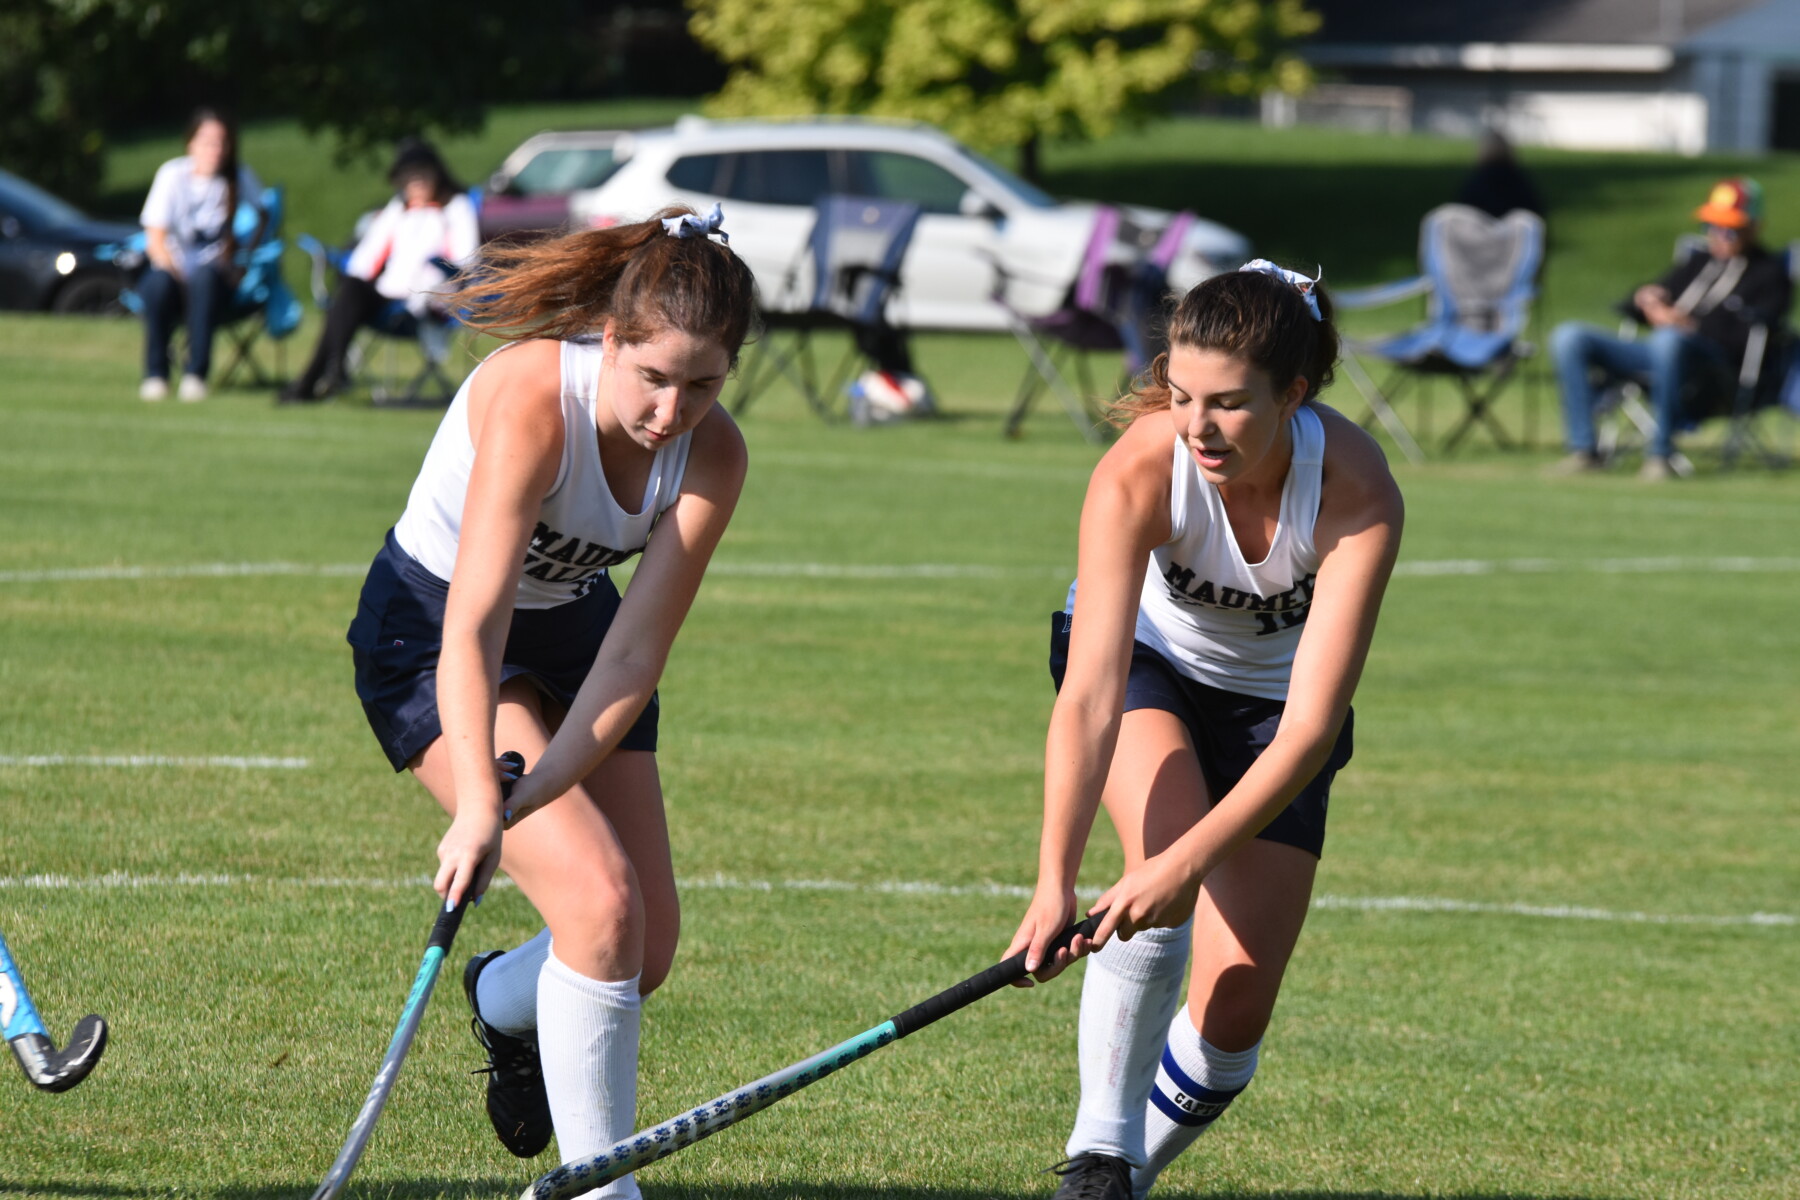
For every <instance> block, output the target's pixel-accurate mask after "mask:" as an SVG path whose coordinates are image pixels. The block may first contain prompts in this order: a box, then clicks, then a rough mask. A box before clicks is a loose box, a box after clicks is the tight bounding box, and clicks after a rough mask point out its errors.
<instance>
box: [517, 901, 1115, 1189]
mask: <svg viewBox="0 0 1800 1200" xmlns="http://www.w3.org/2000/svg"><path fill="white" fill-rule="evenodd" d="M1104 916H1106V914H1105V913H1104V912H1098V913H1095V914H1094V915H1093V916H1091V917H1089V918H1087V920H1085V921H1079V922H1077V923H1076V924H1073V925H1071V926H1069V927H1068V928H1067V929H1065V930H1063V931H1062V932H1061V933H1059V934H1057V935H1056V940H1055V941H1053V942H1051V943H1050V949H1049V954H1048V955H1047V956H1046V959H1045V961H1046V962H1047V961H1049V959H1050V958H1054V957H1055V955H1056V954H1057V952H1058V951H1061V950H1066V949H1068V946H1069V943H1070V942H1072V941H1074V940H1075V938H1076V937H1078V936H1079V937H1086V938H1091V937H1093V936H1094V934H1095V932H1096V931H1097V930H1099V928H1100V921H1101V918H1103V917H1104ZM1025 954H1026V951H1024V950H1021V951H1019V952H1018V953H1017V954H1015V955H1013V956H1012V957H1011V958H1008V959H1006V960H1004V961H1002V962H998V963H995V964H994V965H993V966H991V967H989V968H988V969H987V970H985V971H982V972H981V973H979V974H977V975H971V976H969V977H968V978H967V979H965V980H963V981H962V982H961V983H959V984H957V985H956V986H954V987H951V988H946V989H945V990H943V991H941V992H939V993H938V994H937V995H935V996H933V997H931V998H930V999H929V1000H925V1001H921V1002H920V1003H918V1004H915V1005H913V1006H912V1007H911V1008H909V1009H907V1010H906V1011H905V1012H903V1013H900V1014H898V1015H896V1016H893V1017H890V1018H888V1019H887V1020H885V1021H883V1022H882V1023H881V1024H879V1025H877V1026H875V1028H873V1029H871V1030H869V1031H868V1032H866V1033H861V1034H858V1035H857V1036H856V1037H853V1038H851V1039H850V1040H849V1041H847V1042H841V1043H839V1044H838V1045H836V1046H833V1047H832V1048H831V1049H829V1050H827V1051H825V1052H824V1053H822V1054H815V1055H813V1056H812V1057H811V1058H807V1059H802V1060H801V1061H800V1062H797V1063H795V1064H793V1065H792V1066H790V1067H785V1068H783V1069H782V1070H779V1071H777V1072H775V1073H774V1074H773V1075H765V1076H763V1078H761V1079H758V1080H757V1081H756V1082H755V1083H749V1084H745V1085H744V1086H743V1087H741V1088H739V1089H737V1090H736V1091H735V1092H728V1093H726V1094H725V1095H723V1096H720V1097H719V1098H718V1099H716V1100H711V1101H708V1102H707V1103H705V1104H702V1105H701V1106H700V1107H698V1108H695V1109H691V1110H690V1111H688V1112H685V1113H683V1114H681V1115H680V1116H678V1117H675V1118H673V1119H672V1120H668V1121H664V1122H663V1123H662V1124H661V1125H656V1126H652V1127H651V1128H649V1129H646V1130H644V1131H642V1132H641V1133H635V1134H633V1135H631V1136H630V1137H628V1138H626V1139H625V1140H624V1141H622V1142H620V1143H618V1144H617V1145H615V1146H613V1147H612V1148H611V1149H608V1150H605V1151H602V1152H601V1153H599V1154H596V1155H594V1156H593V1157H591V1158H586V1159H581V1160H578V1161H576V1162H571V1163H564V1164H563V1165H562V1166H560V1167H558V1168H556V1169H555V1170H554V1171H551V1172H549V1173H547V1174H545V1175H543V1176H541V1177H540V1178H539V1179H538V1180H537V1182H535V1183H533V1184H532V1185H531V1186H530V1187H528V1188H526V1189H525V1193H524V1196H523V1198H522V1200H568V1198H569V1197H572V1196H579V1195H581V1194H582V1193H583V1192H586V1191H589V1190H591V1189H593V1188H597V1187H599V1186H600V1185H601V1184H604V1183H609V1182H611V1181H612V1180H614V1179H617V1178H618V1177H619V1176H621V1175H627V1174H630V1173H631V1172H632V1171H635V1170H637V1169H638V1168H640V1167H643V1166H647V1165H649V1164H650V1163H653V1162H655V1161H656V1160H657V1159H659V1158H667V1157H668V1156H669V1155H671V1154H673V1153H675V1152H676V1151H677V1150H680V1149H681V1148H682V1147H684V1146H691V1145H693V1144H694V1143H695V1142H697V1141H699V1140H700V1139H701V1138H703V1137H708V1136H710V1135H712V1134H715V1133H717V1132H719V1130H721V1129H723V1128H725V1127H726V1126H727V1125H734V1124H736V1123H737V1122H739V1121H741V1120H743V1119H744V1118H745V1117H748V1116H751V1115H753V1114H755V1113H759V1112H761V1111H762V1110H763V1109H765V1108H768V1107H769V1106H770V1105H772V1104H774V1103H775V1102H776V1101H777V1100H782V1099H785V1098H786V1097H788V1096H791V1095H793V1094H794V1093H795V1092H797V1091H799V1090H800V1089H801V1088H803V1087H806V1086H807V1085H808V1084H813V1083H817V1082H818V1081H819V1080H821V1079H823V1078H825V1076H827V1075H829V1074H831V1073H832V1072H833V1071H836V1070H838V1069H839V1068H840V1067H847V1066H849V1065H850V1064H851V1063H853V1062H855V1061H856V1060H857V1059H859V1058H864V1057H867V1056H868V1055H869V1054H871V1053H873V1052H874V1051H876V1050H879V1049H881V1047H883V1046H886V1045H888V1044H889V1043H891V1042H897V1041H899V1040H900V1039H901V1038H903V1037H905V1036H906V1035H907V1034H909V1033H914V1032H916V1031H918V1030H920V1029H923V1028H925V1026H927V1025H929V1024H931V1023H932V1022H933V1021H937V1020H940V1019H942V1018H944V1017H947V1016H949V1015H950V1014H951V1013H953V1012H955V1011H957V1010H958V1009H960V1008H966V1007H968V1006H969V1005H971V1004H973V1003H975V1001H977V1000H979V999H981V998H982V997H983V996H988V995H992V994H993V993H994V992H997V991H999V990H1000V989H1001V988H1004V987H1006V986H1008V985H1009V984H1013V983H1017V982H1018V981H1019V980H1021V979H1023V978H1025V975H1026V971H1025Z"/></svg>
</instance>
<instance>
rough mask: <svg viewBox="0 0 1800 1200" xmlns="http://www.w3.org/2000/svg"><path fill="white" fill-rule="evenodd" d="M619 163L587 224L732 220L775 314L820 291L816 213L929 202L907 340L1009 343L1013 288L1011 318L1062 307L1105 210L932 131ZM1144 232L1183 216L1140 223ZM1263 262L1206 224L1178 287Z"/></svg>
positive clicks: (807, 134) (620, 157) (806, 129)
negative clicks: (932, 333)
mask: <svg viewBox="0 0 1800 1200" xmlns="http://www.w3.org/2000/svg"><path fill="white" fill-rule="evenodd" d="M612 152H613V155H614V157H615V159H616V160H617V161H618V162H619V166H618V167H617V169H616V170H614V171H613V173H612V174H611V175H609V176H608V177H607V178H606V180H605V181H604V182H603V183H601V184H600V185H599V186H598V187H594V188H590V189H586V190H581V191H577V192H575V193H573V194H572V195H571V196H570V198H569V216H570V221H571V224H573V225H575V226H577V227H580V226H582V225H584V224H585V225H589V226H595V225H610V224H613V223H615V222H619V221H635V220H641V219H642V218H644V217H646V216H648V215H649V214H650V213H652V212H654V211H655V210H656V209H658V208H661V207H662V206H663V205H665V204H670V203H684V204H690V205H692V206H693V207H695V208H696V209H699V210H700V211H701V212H705V211H706V210H708V209H710V208H711V207H712V205H713V203H714V202H715V201H719V202H722V203H723V204H724V206H725V228H726V231H727V232H728V233H729V234H730V235H731V247H732V249H734V250H736V251H737V252H738V253H739V254H740V255H742V256H743V258H744V261H745V262H747V263H748V264H749V266H750V269H751V270H752V271H754V272H755V274H756V277H757V280H758V283H759V286H760V289H761V291H762V296H763V303H764V304H765V305H766V306H768V307H770V308H772V309H776V310H781V309H795V308H801V307H804V306H805V303H806V300H807V299H808V298H809V297H808V296H807V294H806V293H807V291H808V288H807V287H806V286H805V285H804V284H799V285H795V284H791V283H790V282H789V281H790V279H791V278H792V277H793V274H794V272H795V270H796V268H797V267H798V266H799V265H800V264H801V261H802V258H803V255H804V253H805V249H806V242H807V235H808V234H809V233H810V232H811V230H812V222H813V208H812V205H813V202H814V200H815V199H816V198H817V197H819V196H821V195H825V194H829V193H833V192H839V193H850V194H854V195H859V196H878V197H887V198H893V199H904V200H912V201H916V202H917V203H918V204H919V205H920V206H921V208H922V209H923V213H922V215H921V217H920V219H919V224H918V227H917V229H916V230H915V232H914V234H913V240H912V244H911V246H910V247H909V249H908V250H907V254H906V259H905V262H904V264H903V266H902V268H901V287H900V291H899V294H898V295H897V297H896V299H895V304H894V307H893V308H892V309H890V312H889V315H890V317H891V319H892V320H893V321H894V322H895V323H896V324H898V325H901V326H907V327H912V328H929V329H984V330H985V329H1003V328H1005V326H1006V320H1007V318H1006V313H1005V311H1004V310H1003V309H1002V308H1001V307H1000V306H999V305H998V304H996V303H995V302H994V299H993V296H994V292H995V290H996V284H997V282H999V277H1001V276H1004V280H1005V284H1006V289H1005V295H1006V297H1007V302H1008V303H1009V304H1010V305H1011V306H1012V307H1014V308H1016V309H1018V310H1020V311H1022V312H1026V313H1045V312H1049V311H1051V310H1053V309H1055V308H1056V307H1057V306H1058V305H1059V304H1061V303H1062V300H1063V297H1064V294H1065V293H1066V292H1067V290H1068V287H1069V284H1070V282H1071V281H1072V280H1073V279H1074V277H1075V273H1076V271H1077V270H1078V269H1079V267H1080V263H1081V257H1082V252H1083V251H1084V250H1085V249H1086V246H1087V241H1088V236H1089V234H1090V233H1091V232H1092V229H1093V224H1094V213H1095V205H1093V204H1090V203H1066V204H1065V203H1061V202H1059V201H1057V200H1055V199H1053V198H1051V197H1050V196H1048V195H1046V194H1045V193H1044V192H1043V191H1041V190H1039V189H1038V188H1036V187H1033V186H1032V185H1031V184H1029V183H1026V182H1025V181H1024V180H1022V179H1020V178H1018V177H1017V176H1015V175H1013V174H1012V173H1011V172H1009V171H1007V170H1006V169H1005V168H1003V167H1000V166H998V165H996V164H995V163H992V162H990V161H988V160H987V159H986V158H983V157H982V156H981V155H979V154H976V153H975V152H974V151H972V150H969V149H968V148H966V147H964V146H962V145H961V144H959V143H958V142H957V141H955V140H954V139H953V138H951V137H949V136H948V135H947V134H944V133H943V132H941V131H939V130H937V129H933V128H931V127H930V126H925V125H912V124H894V123H888V122H879V121H870V120H859V119H851V118H836V119H830V118H828V119H817V120H808V121H793V122H747V121H745V122H740V121H722V122H715V121H707V120H703V119H701V118H698V117H683V118H682V119H681V120H679V121H677V122H676V123H675V124H674V125H673V126H670V127H667V128H662V129H647V130H639V131H636V132H632V133H626V134H624V135H622V136H621V137H620V138H619V139H618V140H617V141H615V142H614V143H613V146H612ZM1124 212H1125V214H1126V216H1128V217H1129V218H1131V219H1132V221H1133V222H1134V223H1135V224H1140V225H1143V226H1156V225H1159V224H1161V223H1162V222H1163V221H1164V220H1166V219H1167V218H1168V216H1169V214H1168V213H1166V212H1161V211H1158V210H1155V209H1144V208H1130V207H1128V208H1125V209H1124ZM1247 257H1249V244H1248V242H1247V241H1246V240H1245V239H1244V237H1243V236H1242V235H1241V234H1238V233H1235V232H1233V231H1232V230H1230V229H1226V228H1225V227H1224V226H1222V225H1217V224H1214V223H1213V222H1210V221H1205V220H1198V221H1195V222H1194V224H1193V226H1192V227H1191V228H1190V229H1189V230H1188V232H1187V236H1186V238H1185V239H1184V242H1183V245H1182V247H1181V250H1180V252H1179V254H1178V255H1177V257H1176V259H1175V261H1174V263H1173V264H1172V266H1171V269H1170V273H1169V280H1170V285H1171V286H1172V287H1174V288H1176V289H1177V290H1185V289H1187V288H1189V287H1191V286H1193V285H1194V284H1195V283H1198V282H1199V281H1200V280H1202V279H1205V278H1206V277H1207V276H1209V275H1214V274H1217V273H1218V272H1220V271H1223V270H1229V269H1231V268H1234V267H1236V266H1238V265H1239V264H1240V263H1242V262H1243V261H1244V259H1246V258H1247Z"/></svg>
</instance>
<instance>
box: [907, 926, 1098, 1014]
mask: <svg viewBox="0 0 1800 1200" xmlns="http://www.w3.org/2000/svg"><path fill="white" fill-rule="evenodd" d="M1104 916H1106V914H1105V913H1104V912H1097V913H1095V914H1094V915H1093V916H1091V917H1089V918H1088V919H1087V920H1085V921H1077V922H1076V923H1075V924H1073V925H1071V926H1069V927H1068V928H1067V929H1065V930H1063V931H1062V932H1061V933H1059V934H1057V935H1056V937H1055V939H1054V940H1053V941H1051V943H1050V949H1049V953H1048V954H1047V955H1046V956H1045V961H1046V962H1048V961H1049V959H1050V958H1052V957H1054V956H1055V955H1056V953H1057V951H1059V950H1067V949H1068V948H1069V943H1070V942H1072V941H1074V940H1075V939H1076V938H1077V937H1087V938H1091V937H1093V936H1094V934H1095V933H1096V932H1098V930H1099V929H1100V919H1101V918H1102V917H1104ZM1026 953H1027V951H1025V950H1021V951H1019V952H1018V953H1017V954H1015V955H1013V956H1012V957H1011V958H1008V959H1005V960H1003V961H1001V962H997V963H995V964H994V965H993V966H991V967H989V968H988V969H987V970H985V971H982V972H980V973H979V974H976V975H971V976H969V977H968V978H967V979H965V980H963V981H962V982H961V983H959V984H956V985H955V986H953V987H948V988H945V989H944V990H943V991H941V992H939V993H938V994H937V995H935V996H933V997H932V998H931V999H929V1000H925V1001H921V1002H920V1003H918V1004H915V1005H913V1006H912V1007H911V1008H909V1009H907V1010H906V1011H905V1012H903V1013H900V1014H899V1015H898V1016H895V1017H894V1018H893V1024H894V1036H895V1037H896V1038H903V1037H905V1036H906V1035H907V1034H909V1033H912V1032H914V1031H916V1030H919V1029H923V1028H925V1026H927V1025H929V1024H931V1023H932V1022H933V1021H936V1020H938V1019H939V1018H941V1017H947V1016H949V1015H950V1014H951V1013H953V1012H955V1011H956V1010H957V1009H959V1008H966V1007H968V1006H969V1005H971V1004H973V1003H975V1001H977V1000H979V999H981V998H982V997H983V996H989V995H992V994H993V993H995V992H997V991H999V990H1000V989H1001V988H1003V987H1006V986H1008V985H1009V984H1014V983H1017V982H1018V981H1019V980H1021V979H1023V978H1025V955H1026Z"/></svg>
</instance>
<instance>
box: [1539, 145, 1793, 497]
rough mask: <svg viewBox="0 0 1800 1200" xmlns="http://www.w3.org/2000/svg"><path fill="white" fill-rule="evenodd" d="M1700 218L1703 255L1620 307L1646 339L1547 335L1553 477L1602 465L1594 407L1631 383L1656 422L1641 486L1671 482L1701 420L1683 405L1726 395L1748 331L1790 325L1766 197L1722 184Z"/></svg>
mask: <svg viewBox="0 0 1800 1200" xmlns="http://www.w3.org/2000/svg"><path fill="white" fill-rule="evenodd" d="M1694 216H1695V218H1696V219H1697V220H1699V221H1700V222H1701V223H1702V225H1704V226H1705V229H1706V245H1705V248H1704V249H1699V250H1696V251H1694V252H1693V253H1691V254H1689V255H1687V256H1686V257H1685V258H1684V259H1683V260H1682V261H1681V262H1680V263H1678V264H1676V265H1675V266H1674V267H1673V268H1672V269H1670V270H1669V271H1668V273H1666V274H1665V275H1664V276H1663V277H1662V278H1661V279H1659V280H1657V281H1656V282H1655V283H1647V284H1645V285H1644V286H1642V287H1640V288H1638V289H1637V291H1636V292H1634V293H1632V296H1631V299H1630V300H1629V301H1628V302H1627V304H1626V305H1625V306H1624V307H1625V309H1626V311H1627V312H1628V313H1629V314H1630V315H1631V316H1632V317H1633V318H1635V319H1636V320H1637V321H1638V323H1639V324H1641V325H1644V326H1647V327H1648V328H1649V334H1648V336H1646V337H1643V338H1639V339H1631V338H1624V337H1619V336H1617V335H1614V334H1611V333H1607V332H1606V331H1604V330H1602V329H1598V328H1595V327H1594V326H1592V325H1583V324H1579V323H1577V322H1573V321H1571V322H1565V323H1564V324H1562V325H1559V326H1557V328H1556V330H1555V331H1554V332H1553V333H1552V334H1551V335H1550V355H1551V359H1552V360H1553V361H1554V363H1555V365H1556V377H1557V381H1558V383H1559V384H1560V385H1561V389H1562V407H1563V425H1564V429H1565V432H1566V436H1567V443H1568V449H1569V454H1568V456H1567V457H1566V458H1564V459H1563V460H1562V461H1561V462H1559V463H1557V464H1556V466H1555V467H1554V468H1552V469H1553V470H1554V471H1555V472H1556V473H1558V474H1576V473H1580V472H1584V471H1593V470H1598V469H1600V468H1601V467H1602V466H1604V463H1603V462H1602V461H1601V458H1600V449H1599V439H1598V436H1597V433H1596V430H1595V428H1594V407H1595V405H1596V403H1597V402H1598V400H1599V397H1600V392H1601V390H1602V389H1603V388H1605V387H1607V386H1610V385H1611V384H1613V383H1617V382H1620V381H1623V380H1633V381H1644V382H1647V387H1648V391H1649V398H1650V407H1651V408H1652V410H1653V411H1654V412H1655V415H1656V430H1655V432H1654V433H1653V434H1652V436H1651V439H1650V445H1649V447H1648V449H1647V450H1646V452H1645V455H1644V465H1643V469H1642V471H1641V472H1640V477H1641V478H1644V479H1650V480H1662V479H1668V478H1669V477H1670V476H1671V475H1672V474H1673V471H1672V470H1671V468H1670V466H1669V460H1670V457H1671V456H1672V455H1673V454H1674V452H1675V447H1674V436H1675V429H1676V427H1677V426H1678V425H1680V424H1681V422H1682V420H1683V419H1684V418H1686V417H1688V416H1692V415H1695V412H1696V411H1698V410H1693V409H1692V408H1691V406H1689V405H1688V403H1687V401H1686V397H1687V394H1688V393H1689V391H1690V390H1691V389H1692V387H1693V386H1695V385H1699V386H1701V387H1703V388H1704V389H1706V390H1709V391H1710V392H1712V393H1714V394H1716V393H1717V392H1718V391H1719V390H1720V389H1721V387H1723V388H1726V389H1728V388H1729V387H1730V386H1731V380H1732V377H1733V375H1734V374H1735V371H1736V368H1737V364H1739V363H1740V362H1742V361H1743V358H1744V348H1745V346H1746V345H1748V343H1749V340H1750V330H1751V328H1752V327H1754V326H1757V325H1769V324H1772V323H1775V322H1777V321H1780V320H1783V319H1784V318H1785V317H1786V315H1787V310H1788V305H1789V302H1790V301H1791V299H1792V296H1793V286H1792V283H1791V281H1790V280H1789V277H1788V269H1787V265H1786V264H1785V263H1784V262H1783V261H1782V260H1781V259H1780V258H1778V257H1777V256H1775V255H1773V254H1770V253H1769V252H1768V251H1767V250H1765V249H1764V248H1763V247H1762V245H1761V243H1760V242H1759V241H1758V240H1757V232H1758V229H1759V228H1760V225H1761V221H1762V188H1761V187H1760V186H1758V184H1757V183H1756V181H1755V180H1753V179H1742V178H1740V179H1727V180H1725V181H1724V182H1722V183H1720V184H1718V185H1717V186H1715V187H1714V188H1713V190H1712V194H1711V195H1710V196H1709V197H1708V198H1707V201H1706V203H1705V204H1703V205H1701V206H1700V207H1699V208H1697V209H1695V210H1694Z"/></svg>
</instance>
